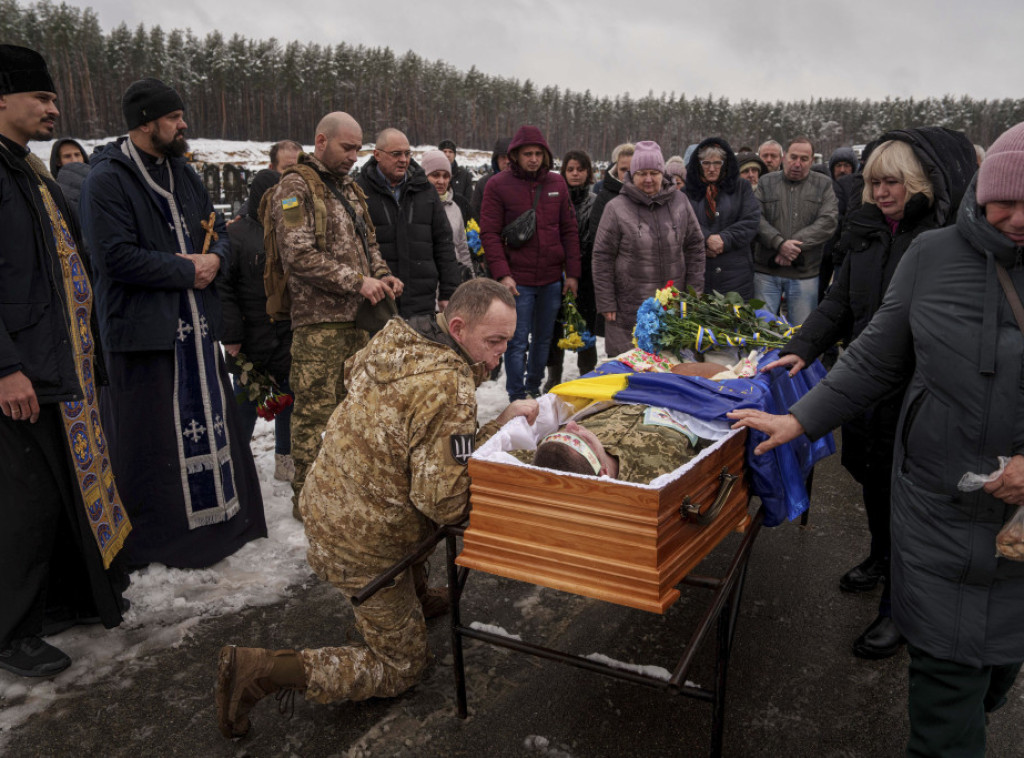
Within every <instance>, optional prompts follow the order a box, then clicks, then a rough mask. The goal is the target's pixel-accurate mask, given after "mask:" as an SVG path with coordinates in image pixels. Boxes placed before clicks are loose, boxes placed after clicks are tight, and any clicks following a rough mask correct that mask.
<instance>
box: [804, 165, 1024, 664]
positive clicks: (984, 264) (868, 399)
mask: <svg viewBox="0 0 1024 758" xmlns="http://www.w3.org/2000/svg"><path fill="white" fill-rule="evenodd" d="M1021 257H1022V250H1021V249H1020V248H1017V247H1015V246H1014V244H1013V243H1012V242H1011V241H1010V240H1009V239H1008V238H1007V237H1005V236H1004V235H1003V234H1001V233H1000V232H999V231H998V230H996V229H995V228H994V227H993V226H991V225H990V224H989V223H988V222H987V221H986V220H985V219H984V217H983V216H982V215H981V211H980V209H979V208H978V207H977V203H976V200H975V192H974V185H973V184H972V185H971V187H970V189H969V190H968V192H967V194H966V195H965V197H964V201H963V205H962V206H961V208H960V213H959V216H958V218H957V224H956V226H955V227H946V228H944V229H938V230H935V231H931V232H925V233H924V234H922V235H920V236H919V237H918V238H917V240H915V242H914V243H913V244H912V245H911V247H910V249H909V250H908V251H907V253H906V255H905V256H904V257H903V260H902V261H901V262H900V264H899V266H898V267H897V269H896V273H895V274H894V276H893V279H892V284H891V285H890V287H889V290H888V291H887V292H886V296H885V299H884V301H883V303H882V307H881V308H880V309H879V310H878V312H877V313H876V314H875V317H874V318H873V319H872V320H871V323H870V324H869V325H868V326H867V328H866V329H865V330H864V331H863V333H862V334H861V336H860V337H859V338H858V339H857V340H855V341H854V342H853V344H852V345H851V346H850V349H849V351H847V353H846V354H845V355H844V356H843V357H842V358H841V359H840V361H839V363H837V364H836V367H835V368H834V369H833V370H832V372H831V373H830V374H829V375H828V376H827V377H826V378H825V379H824V380H823V381H822V382H821V384H820V385H818V386H817V387H815V388H814V389H813V390H812V391H811V392H810V393H808V394H807V395H806V396H805V397H804V398H803V399H802V400H801V401H800V402H798V403H797V404H796V405H794V406H793V408H792V409H791V410H792V413H793V415H794V416H796V418H797V419H798V420H799V421H800V423H801V424H803V426H804V429H805V430H806V431H807V434H808V436H809V437H811V438H812V439H814V438H817V437H820V436H821V435H822V434H824V433H825V432H826V431H828V430H829V429H831V428H833V427H835V426H837V425H838V424H839V423H840V422H842V421H845V420H848V419H851V418H853V417H854V416H855V415H857V414H858V413H859V412H861V411H863V410H864V409H865V408H868V407H869V406H870V405H871V404H872V403H874V402H875V401H877V400H878V399H879V398H880V397H882V396H883V395H884V394H885V393H886V392H887V391H889V390H890V389H892V388H893V387H897V386H899V385H900V383H901V382H904V381H906V380H907V378H908V377H909V380H910V384H909V386H908V388H907V392H906V395H905V397H904V401H903V409H902V412H901V415H900V421H899V426H898V428H897V432H896V446H895V451H894V460H893V486H892V540H893V545H892V547H893V551H892V561H893V618H894V620H895V621H896V625H897V626H898V628H899V629H900V631H901V632H902V633H903V634H904V635H905V636H906V637H907V639H908V640H909V641H910V643H911V644H913V645H915V646H917V647H919V648H921V649H923V650H924V651H926V652H927V653H929V654H931V655H933V656H935V657H938V658H941V659H944V660H951V661H955V662H957V663H962V664H966V665H969V666H988V665H998V664H1008V663H1016V662H1020V661H1022V660H1024V563H1017V562H1013V561H1008V560H1006V559H1003V558H997V557H996V550H995V537H996V534H997V533H998V532H999V530H1000V529H1001V528H1002V526H1003V524H1004V523H1005V522H1006V521H1007V520H1008V519H1009V518H1010V517H1011V516H1012V514H1013V513H1014V511H1015V510H1016V507H1015V506H1011V505H1007V504H1006V503H1004V502H1003V501H1001V500H999V499H997V498H995V497H993V496H991V495H987V494H985V493H984V492H982V491H980V490H979V491H976V492H960V491H959V490H958V489H957V482H958V480H959V479H960V477H961V476H963V474H964V473H966V472H968V471H972V472H977V473H981V474H986V473H988V472H990V471H993V470H994V469H995V468H996V467H997V461H996V457H997V456H1000V455H1005V456H1012V455H1015V454H1024V399H1022V395H1024V389H1022V385H1021V379H1022V376H1021V361H1022V358H1024V340H1022V339H1021V333H1020V331H1019V330H1018V328H1017V324H1016V322H1015V321H1014V318H1013V314H1012V312H1011V310H1010V306H1009V303H1008V302H1007V300H1006V297H1005V296H1004V294H1003V291H1002V289H1001V288H1000V286H999V282H998V279H997V277H996V269H995V262H996V261H999V262H1000V263H1002V264H1003V266H1005V267H1006V268H1007V270H1008V271H1009V272H1010V277H1011V278H1012V280H1013V283H1014V286H1015V287H1016V289H1017V292H1018V293H1020V292H1024V268H1022V267H1021Z"/></svg>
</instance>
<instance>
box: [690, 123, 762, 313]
mask: <svg viewBox="0 0 1024 758" xmlns="http://www.w3.org/2000/svg"><path fill="white" fill-rule="evenodd" d="M709 145H714V146H716V147H719V148H721V149H722V150H724V151H725V161H724V165H723V166H722V173H721V174H720V177H721V178H720V179H719V181H718V197H717V198H716V199H715V210H716V213H715V214H714V218H711V217H709V216H708V201H707V188H708V185H707V182H705V181H704V180H703V178H702V177H701V168H700V158H698V156H699V155H700V151H701V150H703V149H704V148H705V147H708V146H709ZM684 192H685V193H686V197H687V198H688V199H689V201H690V204H691V205H692V206H693V212H694V213H696V214H697V221H698V222H699V223H700V230H701V232H703V233H704V240H705V241H707V238H708V237H710V236H711V235H713V234H717V235H719V236H720V237H721V238H722V244H723V245H724V249H723V251H722V252H721V253H720V254H719V255H716V256H714V257H711V255H708V260H707V265H706V267H705V268H704V291H705V292H711V291H712V290H718V291H719V292H738V293H739V294H740V295H741V296H742V297H743V299H745V300H749V299H750V298H752V297H753V296H754V256H753V254H752V253H751V248H750V243H751V242H753V241H754V237H756V236H757V227H758V224H759V223H760V221H761V204H760V203H759V202H757V198H755V197H754V190H752V189H751V188H750V182H748V181H746V180H745V179H743V178H742V177H741V176H740V166H739V162H738V161H737V160H736V154H735V153H733V151H732V148H731V147H729V143H728V142H726V141H725V140H724V139H721V138H720V137H708V138H707V139H706V140H704V141H703V142H701V143H700V144H699V145H697V149H696V150H694V151H693V153H692V154H691V155H690V161H689V163H687V164H686V188H685V190H684Z"/></svg>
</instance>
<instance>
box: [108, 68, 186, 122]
mask: <svg viewBox="0 0 1024 758" xmlns="http://www.w3.org/2000/svg"><path fill="white" fill-rule="evenodd" d="M121 110H122V111H124V120H125V123H127V124H128V129H129V130H131V129H134V128H135V127H137V126H142V125H143V124H148V123H149V122H150V121H153V120H154V119H158V118H160V117H161V116H166V115H167V114H168V113H170V112H172V111H183V110H185V104H184V103H183V102H182V101H181V96H180V95H178V93H177V92H176V91H175V90H174V89H173V88H172V87H168V86H167V85H166V84H164V83H163V82H162V81H160V80H159V79H139V81H137V82H132V84H131V85H129V87H128V89H127V90H125V93H124V97H122V98H121Z"/></svg>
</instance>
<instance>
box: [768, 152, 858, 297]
mask: <svg viewBox="0 0 1024 758" xmlns="http://www.w3.org/2000/svg"><path fill="white" fill-rule="evenodd" d="M754 196H755V197H756V198H757V199H758V201H759V202H760V203H761V225H760V227H759V228H758V232H757V248H756V251H755V253H754V270H755V271H756V272H758V273H759V274H770V275H771V276H781V277H784V278H786V279H810V278H811V277H814V276H817V275H818V269H819V268H820V267H821V255H822V251H823V249H824V247H825V243H826V242H828V241H829V239H830V238H831V237H832V233H833V232H835V230H836V227H837V226H838V225H839V206H838V204H837V203H836V193H835V191H834V190H833V189H832V180H831V179H829V178H828V177H827V176H824V175H822V174H819V173H816V172H814V171H812V172H811V173H810V174H809V175H808V177H807V178H806V179H804V180H803V181H802V182H791V181H790V180H789V179H787V178H786V175H785V173H784V172H782V171H773V172H772V173H770V174H768V175H767V176H762V177H761V181H759V182H758V183H757V189H756V190H754ZM792 239H796V240H800V241H801V242H803V243H804V244H803V247H801V248H800V255H799V256H797V259H796V260H795V261H793V265H791V266H780V265H778V264H777V263H775V256H776V255H777V254H778V252H779V247H780V246H781V245H782V243H783V242H785V241H786V240H792Z"/></svg>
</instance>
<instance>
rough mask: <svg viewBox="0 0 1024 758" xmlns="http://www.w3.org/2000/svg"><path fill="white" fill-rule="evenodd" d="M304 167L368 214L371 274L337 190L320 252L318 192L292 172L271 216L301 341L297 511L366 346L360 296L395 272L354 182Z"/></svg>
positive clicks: (296, 379)
mask: <svg viewBox="0 0 1024 758" xmlns="http://www.w3.org/2000/svg"><path fill="white" fill-rule="evenodd" d="M300 162H302V163H307V164H309V165H311V166H313V167H315V168H316V169H317V170H318V171H320V172H321V174H327V175H330V176H333V178H334V179H335V180H336V181H337V183H338V184H339V185H340V188H341V192H342V194H343V195H344V196H345V198H346V199H347V200H348V201H349V203H350V204H351V206H352V208H353V209H354V210H355V212H356V213H360V214H363V217H364V218H365V219H366V221H367V222H368V226H369V229H370V238H369V250H370V259H371V262H372V270H371V268H370V267H369V266H368V265H367V260H366V254H365V253H364V252H363V243H362V241H361V240H360V237H359V233H358V232H357V231H356V228H355V225H354V224H353V223H352V218H351V217H350V216H349V214H348V212H347V211H346V210H345V208H344V207H343V206H342V204H341V203H340V202H339V201H338V200H337V198H335V197H334V194H333V193H332V192H331V191H330V189H328V190H327V191H326V193H325V197H324V205H325V206H326V209H327V219H326V221H327V226H326V230H325V237H326V242H327V252H323V251H321V250H320V249H318V248H317V246H316V234H315V229H314V215H313V197H314V196H313V192H312V190H310V188H309V185H308V184H307V183H306V180H305V179H303V178H302V176H301V175H300V174H298V173H295V172H289V171H286V172H285V174H284V176H283V177H282V179H281V182H280V183H279V184H278V185H277V188H276V189H275V191H274V198H273V201H272V202H271V204H270V213H271V216H272V218H273V221H274V228H275V229H276V230H277V246H278V250H280V253H281V261H282V263H283V265H284V270H285V272H287V273H288V275H289V278H288V293H289V294H290V295H291V300H292V306H291V315H292V329H293V332H294V338H293V341H292V369H291V375H290V377H289V381H290V383H291V387H292V391H293V392H294V393H295V407H294V411H293V413H292V458H293V459H294V461H295V478H294V479H293V481H292V491H293V493H294V494H293V496H292V501H293V503H294V504H295V505H296V506H297V504H298V496H299V492H301V491H302V485H303V482H304V481H305V478H306V471H307V470H308V469H309V467H310V465H311V464H312V463H313V460H314V459H315V458H316V453H317V450H318V449H319V446H320V435H321V434H322V433H323V430H324V426H325V425H326V423H327V419H328V418H330V415H331V413H332V412H333V411H334V409H335V408H336V407H337V406H338V403H340V402H341V401H342V400H343V399H344V398H345V377H344V371H343V367H344V364H345V360H346V359H347V358H348V357H349V356H350V355H353V354H354V353H355V352H356V351H358V350H359V349H360V348H362V347H363V346H364V345H365V344H366V340H367V334H366V332H364V331H362V330H361V329H356V328H355V327H354V325H353V321H354V319H355V315H356V310H357V309H358V307H359V303H360V302H361V301H362V300H363V297H362V295H360V294H359V288H360V287H361V286H362V281H363V277H364V276H366V275H369V274H372V275H373V276H375V277H378V278H379V277H382V276H386V275H388V274H389V273H390V271H389V270H388V267H387V264H386V263H385V262H384V259H383V258H381V256H380V251H379V250H378V248H377V240H376V237H375V236H374V234H373V233H372V224H369V215H367V214H366V212H365V207H364V205H363V202H362V199H361V195H360V191H359V189H358V188H357V187H356V185H355V182H354V181H353V180H352V179H350V178H349V177H347V176H346V177H337V176H335V175H331V174H330V172H328V171H327V169H326V167H325V166H324V165H323V164H322V163H320V161H318V160H317V159H316V158H315V157H313V156H310V155H302V156H300Z"/></svg>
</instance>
